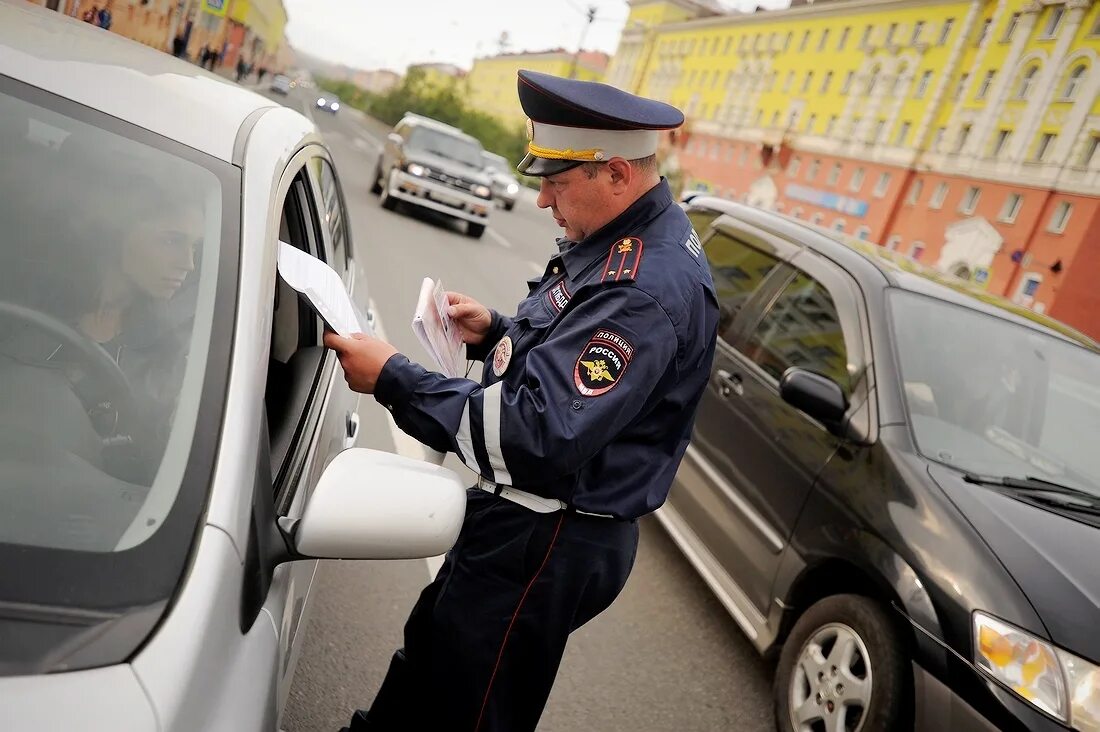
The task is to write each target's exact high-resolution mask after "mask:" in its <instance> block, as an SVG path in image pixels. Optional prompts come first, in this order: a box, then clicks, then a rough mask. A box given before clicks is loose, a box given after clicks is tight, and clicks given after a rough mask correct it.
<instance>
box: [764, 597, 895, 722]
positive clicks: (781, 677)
mask: <svg viewBox="0 0 1100 732" xmlns="http://www.w3.org/2000/svg"><path fill="white" fill-rule="evenodd" d="M890 613H891V611H890V610H889V609H888V608H887V607H885V606H884V605H882V604H881V603H879V602H876V601H874V600H872V599H870V598H868V597H863V596H862V595H834V596H832V597H827V598H825V599H824V600H820V601H819V602H817V603H815V604H814V605H812V606H811V607H810V608H809V609H808V610H806V612H805V613H803V614H802V617H800V618H799V619H798V621H797V622H796V623H795V625H794V628H792V629H791V633H790V636H789V637H788V638H787V640H786V642H785V643H784V645H783V651H782V653H781V654H780V657H779V666H778V668H777V669H776V674H775V687H774V708H775V725H776V729H777V730H779V732H800V726H799V724H798V722H797V721H796V718H795V714H794V713H793V712H797V707H798V706H799V700H800V699H802V700H804V702H805V703H806V704H810V705H813V707H820V709H821V713H822V717H821V718H822V719H827V718H828V717H826V716H825V715H827V714H829V713H830V710H836V709H838V708H839V709H843V708H844V706H845V705H843V704H841V703H840V702H841V701H842V700H856V699H858V694H857V695H856V699H853V688H852V685H851V684H850V683H849V684H848V688H847V689H846V690H845V689H844V681H845V678H846V674H845V672H847V675H850V676H854V677H855V678H857V679H860V678H861V679H863V680H870V691H869V697H870V698H869V703H864V704H858V702H857V704H856V706H861V708H862V715H861V717H860V718H859V723H858V725H857V726H856V727H854V728H853V729H854V730H856V731H857V732H876V731H877V730H891V731H892V732H893V731H894V730H903V729H909V730H911V729H912V717H911V715H909V713H908V712H909V709H910V707H911V702H910V698H911V689H912V680H911V678H910V677H911V675H912V666H911V662H910V659H909V654H908V652H907V649H906V644H905V642H904V640H903V638H902V636H901V633H900V631H899V630H898V626H897V624H896V623H895V622H894V618H892V617H891V614H890ZM830 639H832V645H829V646H824V645H822V644H823V643H825V644H827V643H829V642H830ZM843 641H851V642H853V643H854V646H853V648H854V653H855V656H853V658H852V660H851V661H848V662H844V661H843V660H842V659H841V658H840V657H832V656H831V655H830V654H831V653H832V651H833V649H834V648H835V649H837V651H838V652H839V651H840V647H841V646H840V643H842V642H843ZM811 642H813V644H814V645H817V646H818V650H819V651H820V652H821V655H822V656H824V658H825V660H826V663H825V664H823V665H822V666H821V670H820V671H819V672H818V674H819V676H818V677H817V678H816V679H814V678H808V677H807V676H806V671H805V670H804V669H802V668H800V666H801V664H800V661H801V659H802V657H803V652H804V651H805V650H806V649H807V648H808V647H809V646H810V644H811ZM833 662H837V663H836V665H834V663H833ZM845 665H847V668H844V666H845ZM834 669H836V670H834ZM819 695H820V697H819ZM818 701H820V703H818ZM813 707H811V709H812V708H813ZM854 713H855V712H854V710H851V709H849V711H848V712H847V714H849V715H852V714H854ZM907 719H908V722H906V721H905V720H907ZM826 726H828V725H826Z"/></svg>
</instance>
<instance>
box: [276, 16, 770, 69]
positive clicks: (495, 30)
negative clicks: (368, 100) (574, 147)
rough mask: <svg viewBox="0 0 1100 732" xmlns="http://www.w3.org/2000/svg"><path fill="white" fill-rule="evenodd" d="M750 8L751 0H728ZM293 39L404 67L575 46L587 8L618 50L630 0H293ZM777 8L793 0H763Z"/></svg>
mask: <svg viewBox="0 0 1100 732" xmlns="http://www.w3.org/2000/svg"><path fill="white" fill-rule="evenodd" d="M722 1H723V2H724V4H725V5H726V6H727V7H731V8H736V7H738V6H740V7H742V8H749V7H752V6H753V5H755V4H756V3H754V2H751V0H722ZM285 3H286V10H287V15H288V16H289V20H288V23H287V28H286V35H287V38H289V39H290V43H291V45H293V46H294V47H295V48H299V49H301V50H303V51H305V52H306V53H309V54H311V55H313V56H319V57H321V58H324V59H326V60H328V61H334V62H337V63H343V64H347V65H348V66H352V67H357V68H361V69H377V68H388V69H393V70H394V71H398V72H401V73H404V71H405V67H407V66H408V65H409V64H413V63H423V62H428V61H435V62H444V63H453V64H456V65H458V66H461V67H462V68H465V69H468V68H470V65H471V64H472V63H473V60H474V58H475V57H479V56H488V55H493V54H496V53H498V52H499V51H500V37H501V33H505V32H506V33H507V34H508V45H507V49H508V50H509V51H535V50H544V49H547V48H557V47H561V48H565V49H567V50H570V51H572V50H575V49H576V48H577V44H578V43H579V42H580V40H581V33H582V32H584V31H585V25H586V22H587V21H586V19H585V8H587V7H588V6H589V5H591V6H594V7H595V8H596V21H595V22H594V23H592V25H591V26H589V27H588V29H587V33H586V35H585V37H584V47H585V48H586V49H591V50H597V51H605V52H607V53H612V52H614V50H615V47H616V45H618V42H619V33H620V31H621V30H622V28H623V23H624V22H625V20H626V16H627V13H628V11H629V8H628V6H627V4H626V0H381V1H380V0H285ZM759 4H761V5H766V6H770V7H776V6H784V5H786V4H787V2H786V1H785V0H759Z"/></svg>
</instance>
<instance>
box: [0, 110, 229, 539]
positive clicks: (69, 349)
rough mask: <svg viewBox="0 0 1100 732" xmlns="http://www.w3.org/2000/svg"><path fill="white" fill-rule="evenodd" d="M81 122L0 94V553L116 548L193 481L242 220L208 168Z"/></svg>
mask: <svg viewBox="0 0 1100 732" xmlns="http://www.w3.org/2000/svg"><path fill="white" fill-rule="evenodd" d="M62 108H64V109H70V107H64V106H63V107H62ZM78 116H79V117H80V118H79V119H78V118H77V117H78ZM87 119H96V118H93V117H92V115H91V113H88V114H83V113H80V112H74V113H73V116H69V115H68V114H66V113H63V112H61V111H58V109H57V108H54V107H49V108H47V107H45V106H39V105H38V104H36V103H34V102H31V101H28V100H26V99H24V98H20V97H16V96H14V95H9V94H4V93H0V149H2V150H3V151H4V153H3V159H4V162H3V165H0V383H2V384H3V385H4V387H3V389H0V504H2V505H3V506H4V509H3V511H0V544H18V545H23V546H31V547H47V548H50V549H66V550H74V551H78V552H91V553H114V552H122V551H124V550H126V549H130V548H132V547H135V546H137V545H140V544H142V543H143V542H145V541H146V540H148V539H149V538H150V537H152V536H154V535H155V534H156V533H157V531H158V530H159V529H160V528H161V527H162V526H163V525H164V522H165V520H166V517H167V516H168V514H169V513H170V512H171V510H172V507H173V505H174V504H175V503H176V500H177V496H178V494H179V492H180V487H181V485H182V484H183V475H184V470H185V467H186V466H187V463H188V456H189V454H190V452H191V447H192V439H193V436H194V433H195V425H196V419H197V414H198V410H199V402H200V399H199V396H200V392H201V391H202V387H203V380H204V372H205V371H206V361H207V352H208V347H209V344H210V341H211V338H210V335H211V327H212V325H211V324H212V323H213V320H214V318H213V313H214V296H215V280H216V278H217V272H218V267H219V250H220V248H221V243H222V237H223V223H224V220H223V217H228V216H230V215H232V214H231V213H230V212H227V211H225V210H224V198H223V184H222V182H221V180H220V179H219V175H216V174H215V173H213V172H212V169H211V168H207V167H204V166H202V165H199V164H197V163H195V162H192V161H191V160H189V159H185V158H184V157H181V156H180V155H177V154H175V153H173V152H170V151H169V150H170V149H172V148H171V147H170V146H168V143H167V141H165V146H166V147H158V146H156V145H153V144H150V143H149V142H148V141H139V139H137V138H138V137H141V138H143V139H145V140H148V139H151V138H153V137H154V136H152V135H142V134H141V133H140V132H135V133H134V134H135V135H136V137H131V136H129V135H127V134H124V133H120V132H115V131H110V130H108V129H106V128H105V127H104V126H99V125H97V124H93V123H91V122H89V121H85V120H87ZM112 129H116V128H114V127H112ZM117 129H121V130H127V129H129V128H128V127H126V126H124V125H122V124H121V123H120V124H119V125H118V127H117ZM173 144H174V143H173ZM187 154H190V151H189V152H188V153H187ZM193 157H198V155H197V154H195V155H194V156H193ZM227 167H228V166H227ZM192 531H193V529H192ZM188 541H189V539H188Z"/></svg>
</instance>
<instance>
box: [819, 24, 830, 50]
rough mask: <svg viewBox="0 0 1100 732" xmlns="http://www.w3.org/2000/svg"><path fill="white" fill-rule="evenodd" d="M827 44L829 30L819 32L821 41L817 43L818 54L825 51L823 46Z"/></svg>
mask: <svg viewBox="0 0 1100 732" xmlns="http://www.w3.org/2000/svg"><path fill="white" fill-rule="evenodd" d="M828 42H829V29H828V28H826V29H825V30H823V31H821V39H820V40H819V41H818V42H817V50H818V53H820V52H821V51H824V50H825V44H826V43H828Z"/></svg>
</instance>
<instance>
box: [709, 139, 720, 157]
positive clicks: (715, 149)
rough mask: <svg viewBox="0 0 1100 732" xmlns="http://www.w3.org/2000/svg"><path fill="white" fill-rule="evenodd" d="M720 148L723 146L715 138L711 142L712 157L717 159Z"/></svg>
mask: <svg viewBox="0 0 1100 732" xmlns="http://www.w3.org/2000/svg"><path fill="white" fill-rule="evenodd" d="M720 150H721V146H720V145H719V143H718V141H717V140H715V141H714V142H712V143H711V144H710V159H711V160H714V161H717V160H718V155H719V152H720Z"/></svg>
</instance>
